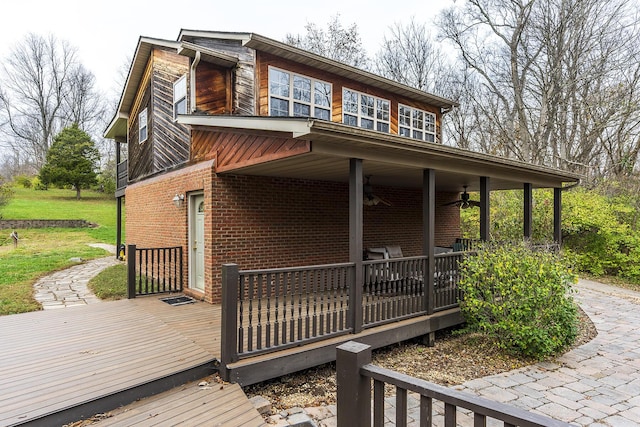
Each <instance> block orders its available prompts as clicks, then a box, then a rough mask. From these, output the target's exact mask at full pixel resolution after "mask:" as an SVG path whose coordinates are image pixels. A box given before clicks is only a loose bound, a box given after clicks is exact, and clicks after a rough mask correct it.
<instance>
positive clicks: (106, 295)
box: [88, 264, 127, 301]
mask: <svg viewBox="0 0 640 427" xmlns="http://www.w3.org/2000/svg"><path fill="white" fill-rule="evenodd" d="M88 286H89V289H90V290H91V291H92V292H93V293H94V294H96V296H97V297H98V298H100V299H104V300H111V301H112V300H119V299H123V298H126V297H127V266H126V265H124V264H118V265H114V266H112V267H109V268H106V269H104V270H102V271H101V272H100V273H99V274H98V275H97V276H96V277H94V278H93V279H91V280H90V281H89V285H88Z"/></svg>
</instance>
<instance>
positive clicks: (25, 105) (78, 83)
mask: <svg viewBox="0 0 640 427" xmlns="http://www.w3.org/2000/svg"><path fill="white" fill-rule="evenodd" d="M2 70H3V74H2V77H0V78H1V79H2V81H1V83H2V85H1V86H0V109H1V110H2V116H3V117H4V120H3V121H1V122H0V130H1V132H0V138H1V139H0V144H1V145H2V146H4V147H6V148H8V149H9V150H10V151H12V152H14V153H16V154H19V155H20V158H22V159H28V161H29V162H30V163H31V164H33V165H34V167H35V168H36V169H39V168H40V167H41V166H42V164H43V163H44V161H45V158H46V154H47V152H48V150H49V147H50V145H51V143H52V141H53V138H54V137H55V135H56V134H57V133H58V132H59V131H60V130H61V129H62V128H64V127H65V126H67V125H69V124H71V123H74V122H76V123H78V124H79V125H80V126H82V128H83V129H87V130H88V131H89V132H90V131H94V130H97V128H96V123H97V122H98V121H99V120H100V119H101V116H103V115H104V107H102V106H101V100H100V96H99V95H98V94H97V92H96V91H95V89H94V77H93V75H92V74H91V73H90V72H89V71H87V70H86V69H85V68H83V67H82V66H81V64H79V62H78V60H77V57H76V49H75V48H73V47H72V46H70V45H69V44H68V43H67V42H65V41H59V40H58V39H56V38H55V37H54V36H49V37H46V38H45V37H42V36H39V35H36V34H29V35H27V36H26V37H25V39H24V40H23V41H22V42H20V43H18V44H17V45H16V46H15V47H14V48H13V49H12V50H11V52H10V54H9V55H8V57H7V58H6V59H5V61H4V63H3V66H2Z"/></svg>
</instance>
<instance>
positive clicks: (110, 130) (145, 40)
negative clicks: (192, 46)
mask: <svg viewBox="0 0 640 427" xmlns="http://www.w3.org/2000/svg"><path fill="white" fill-rule="evenodd" d="M179 46H180V43H178V42H174V41H170V40H163V39H154V38H151V37H140V38H139V39H138V46H137V47H136V52H135V54H134V55H133V61H132V62H131V66H130V67H129V74H128V75H127V81H126V82H125V84H124V88H123V89H122V95H120V102H119V103H118V109H117V110H116V115H115V117H114V118H113V119H112V120H111V123H109V126H107V129H106V130H105V134H104V136H105V138H113V139H115V138H117V137H119V136H126V135H127V119H128V118H129V112H130V110H131V105H132V104H133V100H134V98H135V96H136V92H137V90H138V86H139V85H140V81H141V80H142V76H143V74H144V70H145V67H146V66H147V62H148V61H149V57H150V56H151V50H152V49H153V48H154V47H164V48H169V49H178V47H179Z"/></svg>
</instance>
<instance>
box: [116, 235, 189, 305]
mask: <svg viewBox="0 0 640 427" xmlns="http://www.w3.org/2000/svg"><path fill="white" fill-rule="evenodd" d="M182 277H183V276H182V247H181V246H176V247H170V248H137V247H136V245H128V246H127V295H128V298H135V297H136V296H140V295H153V294H160V293H167V292H181V291H182Z"/></svg>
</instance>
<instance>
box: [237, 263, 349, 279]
mask: <svg viewBox="0 0 640 427" xmlns="http://www.w3.org/2000/svg"><path fill="white" fill-rule="evenodd" d="M353 266H355V263H353V262H342V263H338V264H322V265H307V266H302V267H280V268H265V269H260V270H240V271H238V274H240V275H245V276H247V275H252V274H266V273H295V272H297V271H309V270H327V269H331V268H345V267H353Z"/></svg>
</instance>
